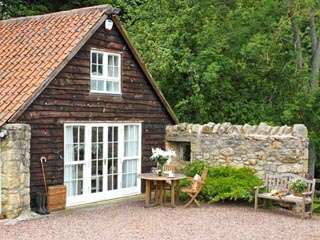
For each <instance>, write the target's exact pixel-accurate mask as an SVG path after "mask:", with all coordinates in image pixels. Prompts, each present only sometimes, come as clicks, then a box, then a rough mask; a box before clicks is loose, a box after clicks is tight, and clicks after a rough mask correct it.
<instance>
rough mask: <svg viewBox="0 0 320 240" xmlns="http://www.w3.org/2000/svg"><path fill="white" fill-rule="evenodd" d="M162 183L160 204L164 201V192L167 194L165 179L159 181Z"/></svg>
mask: <svg viewBox="0 0 320 240" xmlns="http://www.w3.org/2000/svg"><path fill="white" fill-rule="evenodd" d="M159 184H160V205H163V203H164V194H165V189H164V188H165V184H163V181H159Z"/></svg>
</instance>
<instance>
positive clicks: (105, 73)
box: [90, 49, 122, 95]
mask: <svg viewBox="0 0 320 240" xmlns="http://www.w3.org/2000/svg"><path fill="white" fill-rule="evenodd" d="M93 53H96V54H102V55H103V64H102V76H98V75H93V74H92V54H93ZM109 56H117V57H118V58H119V76H118V77H108V57H109ZM97 66H98V64H97ZM97 71H98V68H97ZM121 79H122V56H121V54H120V53H115V52H107V51H101V50H97V49H91V50H90V93H105V94H111V95H121V94H122V91H121V86H122V84H121ZM93 80H95V81H103V90H98V89H95V90H93V89H92V87H91V83H92V81H93ZM107 82H111V83H113V82H118V83H119V91H107Z"/></svg>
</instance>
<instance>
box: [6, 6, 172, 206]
mask: <svg viewBox="0 0 320 240" xmlns="http://www.w3.org/2000/svg"><path fill="white" fill-rule="evenodd" d="M106 20H107V21H108V24H110V23H111V24H112V23H113V27H112V30H111V31H108V29H106ZM110 20H111V21H112V22H110ZM176 122H177V119H176V117H175V115H174V113H173V111H172V110H171V108H170V106H169V104H168V103H167V101H166V100H165V98H164V96H163V95H162V93H161V92H160V90H159V88H158V87H157V85H156V83H155V81H154V80H153V79H152V77H151V75H150V74H149V72H148V70H147V69H146V66H145V65H144V63H143V61H142V60H141V58H140V57H139V55H138V53H137V51H136V49H135V48H134V47H133V45H132V43H131V41H130V39H129V37H128V35H127V34H126V32H125V30H124V29H123V27H122V25H121V23H120V22H119V20H118V18H117V17H116V16H114V14H113V8H112V7H111V6H110V5H102V6H96V7H89V8H82V9H76V10H72V11H64V12H58V13H52V14H46V15H41V16H32V17H22V18H16V19H9V20H3V21H0V127H2V129H4V128H5V126H6V125H8V124H12V123H23V124H28V125H29V126H30V127H31V140H30V141H31V147H30V195H31V199H32V202H33V201H34V197H35V194H36V192H38V191H43V183H42V178H41V167H40V158H41V157H42V156H45V157H46V158H47V160H48V161H47V163H46V166H47V168H46V173H47V182H48V184H49V185H58V184H65V185H66V186H67V205H69V206H71V205H77V204H82V203H88V202H94V201H99V200H104V199H110V198H117V197H122V196H128V195H132V194H138V193H140V192H141V183H140V180H139V179H138V178H137V174H139V173H141V172H145V171H149V169H150V167H151V166H152V163H150V162H149V161H148V159H149V156H150V155H151V148H152V147H164V140H165V127H166V125H168V124H169V125H170V124H173V123H176ZM0 130H1V129H0ZM0 146H1V145H0Z"/></svg>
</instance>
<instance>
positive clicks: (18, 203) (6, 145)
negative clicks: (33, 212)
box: [1, 124, 31, 218]
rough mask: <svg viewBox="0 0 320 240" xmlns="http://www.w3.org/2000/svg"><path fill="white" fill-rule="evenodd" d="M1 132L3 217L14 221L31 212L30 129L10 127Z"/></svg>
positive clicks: (19, 126)
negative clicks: (2, 135)
mask: <svg viewBox="0 0 320 240" xmlns="http://www.w3.org/2000/svg"><path fill="white" fill-rule="evenodd" d="M1 130H5V131H6V132H7V135H6V136H5V137H4V138H3V139H1V147H2V151H1V154H2V157H1V161H2V167H1V180H2V186H1V192H2V214H4V215H5V217H6V218H15V217H18V216H19V215H20V214H23V213H26V212H29V211H30V170H29V169H30V138H31V133H30V126H29V125H26V124H7V125H4V126H3V127H2V128H1Z"/></svg>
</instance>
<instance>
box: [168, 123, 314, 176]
mask: <svg viewBox="0 0 320 240" xmlns="http://www.w3.org/2000/svg"><path fill="white" fill-rule="evenodd" d="M166 134H167V135H166V140H167V141H166V148H168V149H172V150H175V151H176V152H177V153H178V154H177V157H176V158H174V159H173V162H174V163H175V164H176V165H182V164H185V163H186V162H183V161H181V160H180V159H179V151H180V150H179V144H181V143H183V142H184V143H185V142H190V144H191V161H194V160H203V161H205V162H207V163H209V164H211V165H230V166H237V167H242V166H250V167H253V168H255V169H256V170H257V175H258V176H259V178H261V179H264V178H265V176H266V174H271V173H295V174H299V175H305V174H306V173H307V172H308V155H309V154H308V145H309V139H308V130H307V128H306V127H305V126H304V125H303V124H295V125H293V126H292V127H290V126H281V127H280V126H276V127H273V126H269V125H268V124H266V123H261V124H259V125H258V126H251V125H249V124H245V125H232V124H230V123H222V124H214V123H208V124H205V125H198V124H187V123H181V124H178V125H174V126H167V128H166Z"/></svg>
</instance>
